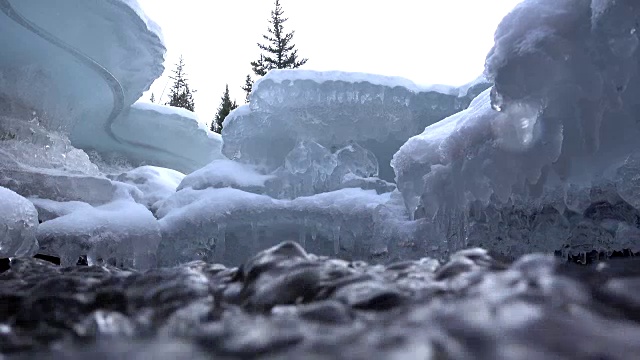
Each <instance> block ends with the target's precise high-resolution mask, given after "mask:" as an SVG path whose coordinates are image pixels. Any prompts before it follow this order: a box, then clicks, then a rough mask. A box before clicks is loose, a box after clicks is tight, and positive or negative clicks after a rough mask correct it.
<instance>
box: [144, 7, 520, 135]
mask: <svg viewBox="0 0 640 360" xmlns="http://www.w3.org/2000/svg"><path fill="white" fill-rule="evenodd" d="M138 1H139V3H140V5H141V6H142V7H143V9H144V10H145V12H146V13H147V14H148V15H149V16H150V17H151V18H152V19H153V20H154V21H155V22H157V23H158V24H159V25H160V26H161V27H162V29H163V33H164V37H165V41H166V46H167V49H168V51H167V54H166V61H165V67H166V70H165V75H164V76H163V77H162V78H160V79H158V80H156V82H155V83H154V84H153V86H152V88H151V92H153V93H155V96H156V99H157V98H158V97H159V95H160V94H161V93H162V92H163V90H165V86H166V90H165V94H164V97H163V98H162V102H165V101H167V94H168V89H169V87H170V86H171V84H170V83H169V85H167V83H168V78H167V76H168V75H170V74H171V70H172V69H173V68H174V64H175V63H176V62H177V59H178V58H179V56H180V55H182V56H183V57H184V60H185V64H186V71H187V73H188V77H189V84H190V86H191V87H192V88H193V89H196V90H197V93H196V94H195V96H194V97H195V105H196V113H197V114H198V115H199V117H200V120H201V121H202V122H205V123H210V122H211V120H212V119H213V117H214V116H215V113H216V109H217V107H218V105H219V104H220V97H221V95H222V93H223V91H224V86H225V84H229V88H230V91H231V96H232V97H233V98H235V99H236V100H237V102H238V103H239V104H240V103H244V92H243V91H242V89H241V86H242V85H243V84H244V80H245V77H246V75H247V74H249V73H250V72H251V66H250V64H249V63H250V62H251V61H253V60H255V59H257V58H258V56H259V54H260V50H259V49H258V46H257V45H256V43H257V42H259V41H261V40H262V34H264V33H266V32H267V28H268V26H269V24H268V20H269V16H270V11H271V10H272V9H273V2H274V0H213V1H211V0H179V1H177V0H138ZM520 1H521V0H393V1H391V0H323V1H318V0H281V1H280V3H281V5H282V7H283V9H284V12H285V14H284V15H285V17H288V18H289V21H287V22H286V23H285V24H284V26H285V31H291V30H295V35H294V37H293V42H294V43H295V44H296V45H297V48H298V49H299V51H298V53H299V55H301V56H303V57H307V58H309V62H308V63H307V64H306V65H304V66H303V69H310V70H343V71H357V72H367V73H374V74H382V75H391V76H402V77H405V78H408V79H411V80H413V81H414V82H416V83H419V84H450V85H461V84H464V83H467V82H469V81H471V80H473V79H475V78H476V77H478V75H480V74H481V73H482V71H483V67H484V59H485V56H486V54H487V52H488V51H489V49H491V46H492V45H493V33H494V31H495V29H496V26H497V25H498V24H499V23H500V20H501V19H502V18H503V17H504V15H506V14H507V13H508V12H509V11H510V10H511V9H513V7H514V6H515V5H516V4H517V3H519V2H520ZM149 96H150V92H149V93H147V94H145V98H147V99H148V97H149Z"/></svg>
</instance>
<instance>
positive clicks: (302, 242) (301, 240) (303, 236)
mask: <svg viewBox="0 0 640 360" xmlns="http://www.w3.org/2000/svg"><path fill="white" fill-rule="evenodd" d="M306 240H307V232H306V231H305V228H302V229H300V232H299V233H298V244H300V246H302V248H303V249H306V248H307V244H306Z"/></svg>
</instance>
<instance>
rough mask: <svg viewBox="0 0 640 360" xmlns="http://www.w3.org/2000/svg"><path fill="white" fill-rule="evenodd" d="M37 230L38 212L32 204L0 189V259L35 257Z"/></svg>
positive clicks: (9, 191)
mask: <svg viewBox="0 0 640 360" xmlns="http://www.w3.org/2000/svg"><path fill="white" fill-rule="evenodd" d="M37 228H38V212H37V211H36V208H35V207H34V206H33V204H31V203H30V202H29V200H27V199H25V198H23V197H22V196H20V195H18V194H16V193H15V192H13V191H11V190H9V189H6V188H3V187H0V258H8V257H15V256H17V257H20V256H32V255H35V254H36V251H37V249H38V242H37V241H36V230H37Z"/></svg>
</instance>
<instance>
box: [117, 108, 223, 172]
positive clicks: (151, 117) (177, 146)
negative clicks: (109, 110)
mask: <svg viewBox="0 0 640 360" xmlns="http://www.w3.org/2000/svg"><path fill="white" fill-rule="evenodd" d="M111 129H112V131H113V133H114V135H115V136H116V137H117V138H118V139H120V140H121V144H120V145H119V146H114V147H113V148H111V149H109V151H110V152H118V153H121V154H124V155H125V156H126V157H127V159H129V160H130V161H132V162H134V163H137V164H148V165H155V166H159V167H164V168H171V169H176V170H178V171H181V172H184V173H190V172H192V171H195V170H197V169H200V168H202V167H204V166H206V165H207V164H209V163H210V162H212V161H213V160H216V159H222V158H224V157H223V156H222V153H221V151H222V137H221V136H220V135H219V134H216V133H214V132H212V131H210V130H209V129H208V128H207V127H206V126H205V125H204V124H203V123H202V122H200V120H199V119H198V117H197V116H196V114H194V113H193V112H191V111H189V110H185V109H181V108H174V107H170V106H165V105H158V104H149V103H143V102H138V103H135V104H133V106H131V107H130V108H128V109H126V110H125V111H124V112H123V113H122V115H120V117H118V118H117V119H116V120H115V121H114V123H113V125H112V127H111Z"/></svg>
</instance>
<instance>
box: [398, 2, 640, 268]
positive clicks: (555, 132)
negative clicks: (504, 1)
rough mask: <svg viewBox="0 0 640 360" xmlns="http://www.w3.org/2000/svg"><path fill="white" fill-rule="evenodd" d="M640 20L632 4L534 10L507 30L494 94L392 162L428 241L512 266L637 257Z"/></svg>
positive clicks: (523, 11) (493, 56) (517, 12)
mask: <svg viewBox="0 0 640 360" xmlns="http://www.w3.org/2000/svg"><path fill="white" fill-rule="evenodd" d="M590 5H591V6H590ZM638 16H640V6H639V5H638V4H637V3H636V2H633V1H593V2H589V1H579V0H572V1H553V0H529V1H524V2H522V3H521V4H520V5H518V6H517V7H516V8H515V9H514V10H513V12H512V13H511V14H509V15H508V16H507V17H506V18H505V19H504V20H503V22H502V23H501V25H500V26H499V28H498V30H497V32H496V37H495V46H494V48H493V49H492V50H491V52H490V53H489V55H488V57H487V62H486V74H487V76H488V77H489V78H490V79H492V80H494V81H495V85H494V87H493V88H492V89H491V90H487V91H485V92H484V93H483V94H481V95H480V96H478V97H477V98H476V99H474V100H473V102H472V104H471V105H470V107H469V109H467V110H465V111H463V112H461V113H458V114H455V115H453V116H451V117H449V118H447V119H445V120H443V121H441V122H439V123H437V124H434V125H432V126H430V127H428V128H427V129H426V130H425V132H424V133H423V134H421V135H418V136H415V137H413V138H411V139H410V140H409V141H407V143H406V144H405V145H403V146H402V148H401V149H400V151H399V152H398V153H396V154H395V156H394V159H393V162H392V166H393V167H394V169H395V172H396V178H397V184H398V188H399V190H400V191H401V192H402V195H403V197H404V199H405V202H406V206H407V209H408V210H409V211H410V212H411V213H412V215H413V216H414V217H415V218H424V219H427V220H428V221H432V222H433V224H434V230H433V231H434V232H433V233H432V234H429V235H428V236H430V237H431V238H439V239H440V241H441V242H442V243H446V244H447V247H448V248H449V249H448V250H449V251H450V250H454V249H459V248H460V247H466V246H469V245H480V246H488V247H492V248H494V249H497V250H501V251H504V252H508V253H509V254H510V255H512V256H515V255H517V254H518V253H523V252H529V251H532V250H537V251H547V252H552V251H556V250H563V251H565V252H566V253H572V252H573V253H581V252H584V251H590V250H591V249H595V250H602V249H604V250H618V249H621V248H624V246H629V243H628V241H627V240H626V239H624V238H621V237H619V235H618V234H620V231H618V230H617V229H627V228H629V227H636V226H637V225H636V224H635V221H634V220H632V219H633V218H634V216H635V215H633V214H635V213H636V212H637V210H636V206H638V205H637V201H636V199H635V198H636V196H635V195H634V189H635V187H636V185H635V182H636V181H635V178H636V177H638V174H639V173H640V166H638V164H637V161H636V160H635V155H633V154H636V153H637V152H638V150H637V149H638V148H637V139H638V136H640V127H639V126H638V125H637V122H636V121H635V119H636V118H637V116H638V100H637V99H638V96H637V95H638V93H640V88H639V87H638V85H637V84H638V83H640V82H639V81H638V80H639V78H638V75H639V74H638V70H639V67H638V56H639V55H640V54H639V53H638V38H637V34H636V27H637V21H636V19H637V18H638ZM630 154H631V156H630ZM542 234H544V236H542ZM607 234H609V235H607ZM565 246H566V248H565ZM636 246H637V245H636Z"/></svg>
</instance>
